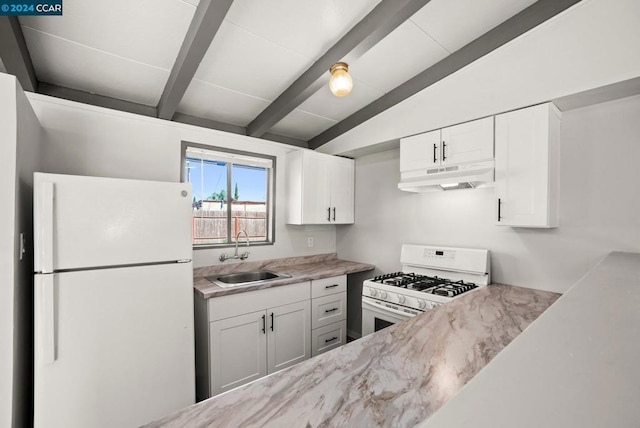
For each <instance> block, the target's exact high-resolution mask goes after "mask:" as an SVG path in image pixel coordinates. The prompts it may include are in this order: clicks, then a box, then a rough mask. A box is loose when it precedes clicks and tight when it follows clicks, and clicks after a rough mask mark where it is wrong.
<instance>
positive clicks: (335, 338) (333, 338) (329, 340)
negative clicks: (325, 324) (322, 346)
mask: <svg viewBox="0 0 640 428" xmlns="http://www.w3.org/2000/svg"><path fill="white" fill-rule="evenodd" d="M337 339H338V337H337V336H333V337H332V338H331V339H327V340H325V341H324V343H329V342H333V341H334V340H337Z"/></svg>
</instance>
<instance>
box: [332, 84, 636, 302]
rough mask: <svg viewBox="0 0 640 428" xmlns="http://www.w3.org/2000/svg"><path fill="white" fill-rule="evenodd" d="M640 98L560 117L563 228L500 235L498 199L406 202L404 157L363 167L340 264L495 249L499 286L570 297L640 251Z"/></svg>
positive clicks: (391, 264)
mask: <svg viewBox="0 0 640 428" xmlns="http://www.w3.org/2000/svg"><path fill="white" fill-rule="evenodd" d="M639 118H640V96H636V97H631V98H626V99H622V100H617V101H612V102H609V103H604V104H599V105H595V106H591V107H587V108H582V109H577V110H573V111H568V112H565V113H564V114H563V119H562V130H561V143H560V146H561V162H560V163H561V166H560V168H561V170H560V180H561V182H560V227H559V228H557V229H549V230H540V229H523V228H519V229H517V228H510V227H504V226H495V225H494V213H495V210H494V199H493V189H492V188H486V189H471V190H458V191H449V192H439V193H423V194H413V193H405V192H401V191H399V190H398V189H397V187H396V185H397V183H398V181H399V178H400V174H399V151H398V150H392V151H387V152H383V153H377V154H373V155H368V156H365V157H362V158H359V159H357V160H356V223H355V225H352V226H342V227H340V228H339V229H338V230H337V244H336V245H337V249H338V254H339V256H340V257H342V258H346V259H353V260H359V261H362V262H368V263H373V264H375V265H376V267H377V269H378V270H380V271H395V270H398V269H399V268H400V262H399V257H400V246H401V245H402V244H403V243H422V244H435V245H443V246H445V245H446V246H461V247H478V248H488V249H490V250H491V252H492V259H491V262H492V269H493V280H494V282H501V283H508V284H513V285H520V286H525V287H533V288H539V289H545V290H553V291H558V292H564V291H566V290H567V289H568V288H569V287H570V286H571V285H572V284H573V283H575V282H576V281H577V280H578V279H579V278H580V277H581V276H582V275H584V274H585V273H586V272H587V270H589V269H590V268H591V267H593V266H594V265H595V264H596V263H597V262H598V261H599V260H600V259H602V258H603V257H604V256H605V255H606V254H607V253H608V252H610V251H613V250H618V251H640V191H639V190H638V186H639V184H640V167H639V166H638V163H639V162H640V120H638V119H639Z"/></svg>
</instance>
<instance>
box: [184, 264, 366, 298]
mask: <svg viewBox="0 0 640 428" xmlns="http://www.w3.org/2000/svg"><path fill="white" fill-rule="evenodd" d="M258 269H268V270H272V271H275V272H278V273H284V274H287V275H291V278H286V279H279V280H274V281H267V282H263V283H257V284H251V285H246V286H237V287H228V288H223V287H220V286H218V285H216V284H213V283H212V282H210V281H209V280H208V279H206V278H205V277H206V276H210V275H224V274H229V273H236V272H248V271H253V270H258ZM372 269H374V266H373V265H370V264H367V263H357V262H351V261H348V260H341V259H338V258H337V255H336V253H329V254H319V255H313V256H302V257H289V258H281V259H272V260H261V261H255V262H242V263H231V264H227V265H224V264H222V265H215V266H207V267H201V268H196V269H194V270H193V287H194V289H195V291H196V292H197V293H198V294H199V295H200V296H202V297H204V298H205V299H209V298H212V297H220V296H227V295H229V294H237V293H245V292H247V291H252V290H260V289H263V288H271V287H278V286H281V285H287V284H295V283H298V282H303V281H308V280H310V279H320V278H328V277H332V276H338V275H345V274H349V273H356V272H364V271H368V270H372Z"/></svg>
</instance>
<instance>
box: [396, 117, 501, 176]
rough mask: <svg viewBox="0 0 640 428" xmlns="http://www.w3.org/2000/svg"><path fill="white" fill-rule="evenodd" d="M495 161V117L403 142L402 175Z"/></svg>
mask: <svg viewBox="0 0 640 428" xmlns="http://www.w3.org/2000/svg"><path fill="white" fill-rule="evenodd" d="M492 158H493V117H486V118H484V119H478V120H473V121H471V122H466V123H462V124H460V125H455V126H450V127H448V128H442V129H438V130H435V131H431V132H426V133H424V134H418V135H413V136H411V137H407V138H403V139H401V140H400V171H401V172H408V171H414V170H417V169H425V168H426V169H429V168H431V167H438V166H446V165H456V164H461V163H467V162H475V161H480V160H486V159H492Z"/></svg>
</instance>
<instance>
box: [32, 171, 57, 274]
mask: <svg viewBox="0 0 640 428" xmlns="http://www.w3.org/2000/svg"><path fill="white" fill-rule="evenodd" d="M40 186H41V187H40V192H41V193H40V201H38V202H39V203H40V209H39V210H37V213H38V216H39V218H38V219H37V220H36V221H37V224H38V225H39V226H38V229H37V230H36V240H38V241H39V243H40V245H37V246H36V247H37V248H38V249H39V251H38V254H37V258H38V259H39V265H40V266H37V267H36V270H38V271H40V272H43V273H51V272H53V198H54V187H53V186H54V184H53V183H51V182H45V183H41V184H40ZM38 267H39V269H38Z"/></svg>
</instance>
